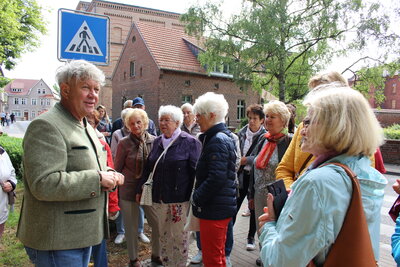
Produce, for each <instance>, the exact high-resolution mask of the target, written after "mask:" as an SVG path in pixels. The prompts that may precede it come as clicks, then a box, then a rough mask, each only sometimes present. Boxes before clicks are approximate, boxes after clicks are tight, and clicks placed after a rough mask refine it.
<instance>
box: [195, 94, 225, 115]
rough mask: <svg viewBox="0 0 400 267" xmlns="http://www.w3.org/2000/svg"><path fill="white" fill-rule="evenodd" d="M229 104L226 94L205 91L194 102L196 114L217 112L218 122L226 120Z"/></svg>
mask: <svg viewBox="0 0 400 267" xmlns="http://www.w3.org/2000/svg"><path fill="white" fill-rule="evenodd" d="M228 109H229V105H228V102H227V101H226V100H225V97H224V95H222V94H216V93H213V92H208V93H205V94H204V95H201V96H199V98H197V99H196V102H195V103H194V106H193V110H194V113H195V114H200V115H206V114H207V115H208V114H210V113H214V114H215V118H216V123H220V122H225V116H226V114H228Z"/></svg>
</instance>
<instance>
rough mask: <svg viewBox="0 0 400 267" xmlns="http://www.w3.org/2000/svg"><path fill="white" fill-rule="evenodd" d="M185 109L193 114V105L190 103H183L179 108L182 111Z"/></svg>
mask: <svg viewBox="0 0 400 267" xmlns="http://www.w3.org/2000/svg"><path fill="white" fill-rule="evenodd" d="M185 108H187V109H190V111H191V112H193V105H192V104H190V103H185V104H183V105H182V106H181V110H182V111H183V110H184V109H185Z"/></svg>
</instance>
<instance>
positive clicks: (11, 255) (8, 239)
mask: <svg viewBox="0 0 400 267" xmlns="http://www.w3.org/2000/svg"><path fill="white" fill-rule="evenodd" d="M23 190H24V189H23V185H22V183H19V184H18V185H17V189H16V194H17V199H16V201H15V207H14V212H12V213H10V214H9V216H8V220H7V222H6V225H5V229H4V234H3V237H2V239H1V241H0V242H1V247H2V248H1V249H0V266H33V265H32V264H31V263H30V261H29V258H28V256H27V255H26V253H25V249H24V246H23V245H22V243H21V242H20V241H19V240H18V239H17V237H16V233H17V227H18V220H19V214H20V210H21V203H22V195H23Z"/></svg>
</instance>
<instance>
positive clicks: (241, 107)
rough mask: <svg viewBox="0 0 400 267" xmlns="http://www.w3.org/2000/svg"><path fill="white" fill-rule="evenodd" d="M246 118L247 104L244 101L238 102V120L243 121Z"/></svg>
mask: <svg viewBox="0 0 400 267" xmlns="http://www.w3.org/2000/svg"><path fill="white" fill-rule="evenodd" d="M245 116H246V102H245V101H244V100H243V99H239V100H238V101H237V119H238V120H241V119H243V118H244V117H245Z"/></svg>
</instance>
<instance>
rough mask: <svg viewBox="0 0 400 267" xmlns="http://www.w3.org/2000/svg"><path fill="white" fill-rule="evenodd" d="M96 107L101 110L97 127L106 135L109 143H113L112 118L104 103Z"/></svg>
mask: <svg viewBox="0 0 400 267" xmlns="http://www.w3.org/2000/svg"><path fill="white" fill-rule="evenodd" d="M96 109H97V111H98V112H99V116H100V121H99V124H98V125H97V127H96V128H97V130H99V132H101V133H102V134H103V135H104V136H105V138H106V140H107V143H108V144H111V130H112V125H111V121H110V118H109V117H108V115H107V110H106V107H105V106H103V105H99V106H98V107H97V108H96Z"/></svg>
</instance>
